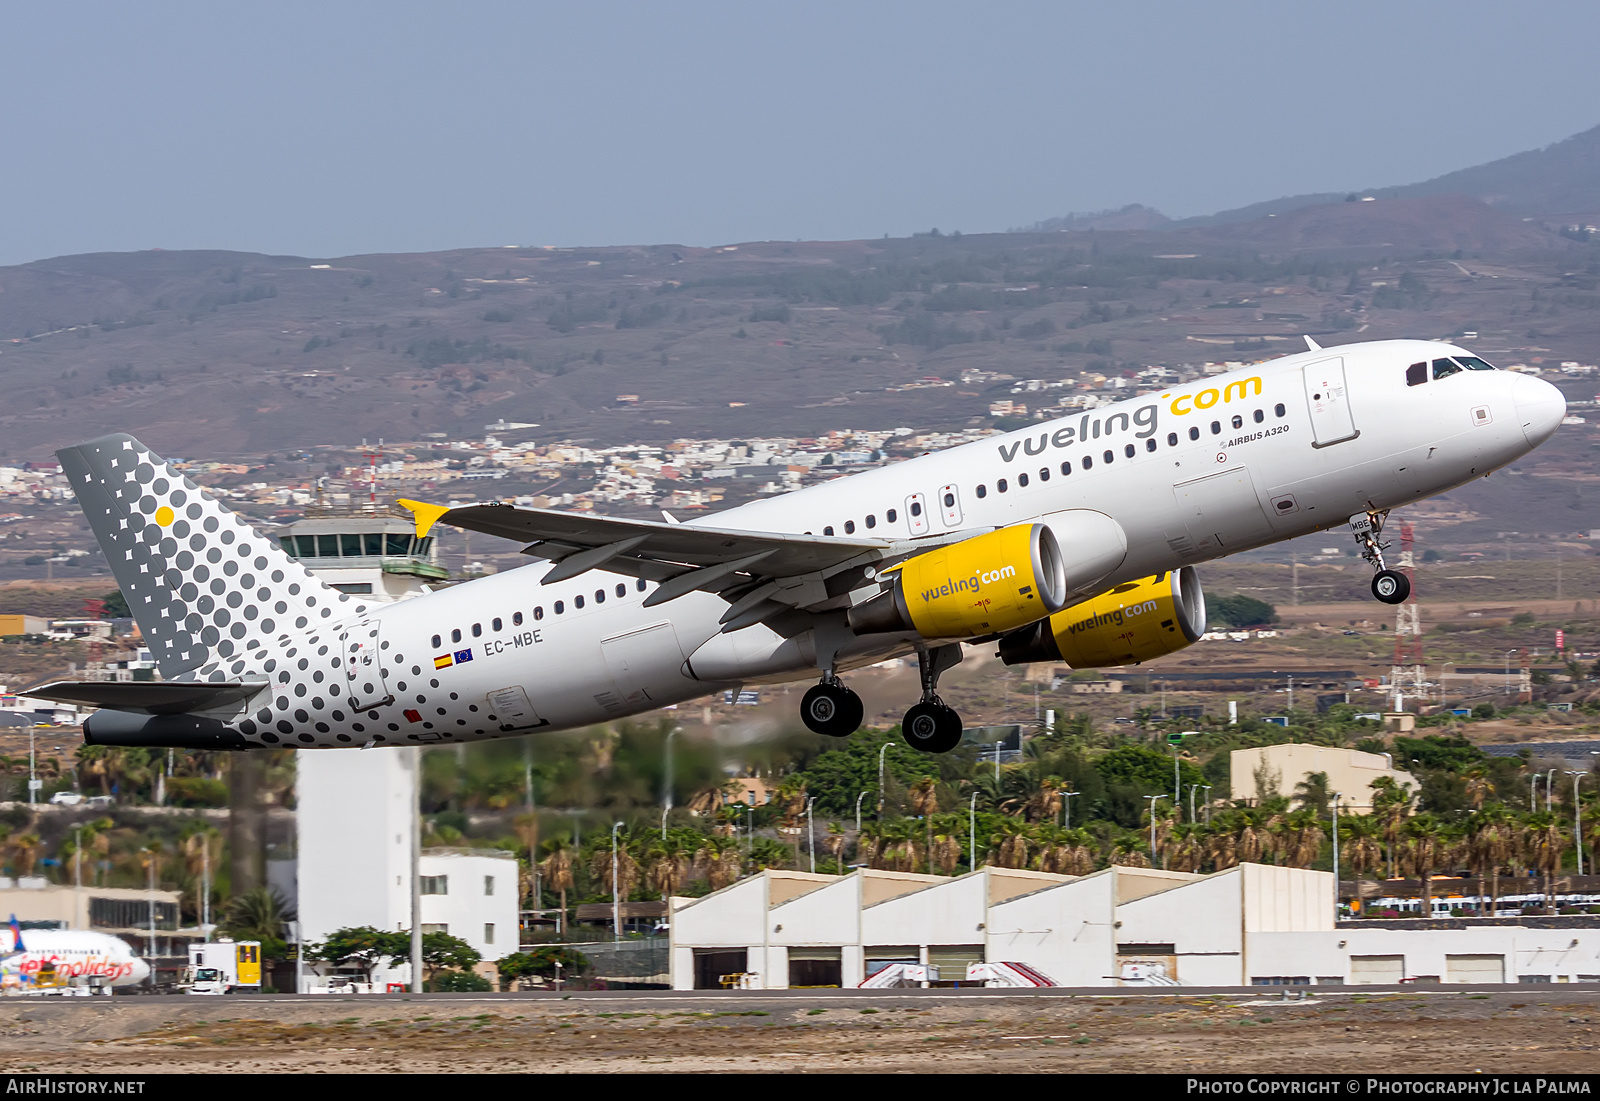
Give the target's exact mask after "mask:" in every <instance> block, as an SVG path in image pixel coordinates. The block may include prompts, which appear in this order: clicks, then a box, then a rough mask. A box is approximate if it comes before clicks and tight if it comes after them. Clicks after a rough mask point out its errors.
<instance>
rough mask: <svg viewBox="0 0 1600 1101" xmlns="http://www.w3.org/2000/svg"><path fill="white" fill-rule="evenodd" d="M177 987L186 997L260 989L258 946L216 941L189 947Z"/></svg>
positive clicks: (251, 941)
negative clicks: (187, 957)
mask: <svg viewBox="0 0 1600 1101" xmlns="http://www.w3.org/2000/svg"><path fill="white" fill-rule="evenodd" d="M178 985H179V986H181V987H183V989H184V993H186V994H212V995H215V994H227V993H228V992H230V991H233V990H238V989H255V990H259V989H261V942H260V941H257V940H239V941H234V940H216V941H207V942H206V943H204V944H191V945H189V966H188V967H186V968H184V970H183V979H182V980H181V981H180V982H179V984H178Z"/></svg>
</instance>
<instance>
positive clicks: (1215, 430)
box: [1211, 421, 1222, 436]
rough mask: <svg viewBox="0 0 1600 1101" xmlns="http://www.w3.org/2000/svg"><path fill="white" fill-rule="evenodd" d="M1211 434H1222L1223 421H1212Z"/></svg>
mask: <svg viewBox="0 0 1600 1101" xmlns="http://www.w3.org/2000/svg"><path fill="white" fill-rule="evenodd" d="M1211 434H1212V435H1213V436H1220V435H1222V422H1221V421H1212V422H1211Z"/></svg>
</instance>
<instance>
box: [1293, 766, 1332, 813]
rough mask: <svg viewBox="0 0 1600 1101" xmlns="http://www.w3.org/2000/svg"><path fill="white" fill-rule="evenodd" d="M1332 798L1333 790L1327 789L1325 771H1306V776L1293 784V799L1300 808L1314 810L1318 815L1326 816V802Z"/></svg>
mask: <svg viewBox="0 0 1600 1101" xmlns="http://www.w3.org/2000/svg"><path fill="white" fill-rule="evenodd" d="M1332 798H1333V792H1331V791H1330V790H1328V774H1327V773H1326V772H1308V773H1306V778H1305V779H1304V780H1301V781H1300V782H1299V783H1297V784H1295V786H1294V801H1295V803H1296V804H1298V805H1299V806H1300V807H1301V808H1302V809H1306V810H1314V811H1316V812H1317V814H1318V815H1320V816H1323V817H1326V816H1327V814H1328V803H1329V801H1330V800H1331V799H1332Z"/></svg>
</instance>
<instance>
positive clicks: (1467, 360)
mask: <svg viewBox="0 0 1600 1101" xmlns="http://www.w3.org/2000/svg"><path fill="white" fill-rule="evenodd" d="M1456 362H1457V363H1459V364H1461V366H1463V367H1465V368H1466V369H1467V370H1469V371H1492V370H1494V367H1492V366H1491V365H1489V364H1487V363H1485V362H1484V361H1483V360H1481V359H1479V358H1478V357H1477V356H1456Z"/></svg>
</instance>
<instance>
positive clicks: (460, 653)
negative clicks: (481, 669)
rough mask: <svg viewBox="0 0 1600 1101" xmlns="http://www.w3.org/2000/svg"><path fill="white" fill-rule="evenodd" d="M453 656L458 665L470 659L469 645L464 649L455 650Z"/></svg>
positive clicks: (470, 649)
mask: <svg viewBox="0 0 1600 1101" xmlns="http://www.w3.org/2000/svg"><path fill="white" fill-rule="evenodd" d="M455 658H456V664H457V665H460V664H462V663H463V662H468V661H471V660H472V648H471V647H470V646H469V647H467V649H465V650H457V651H456V653H455Z"/></svg>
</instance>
